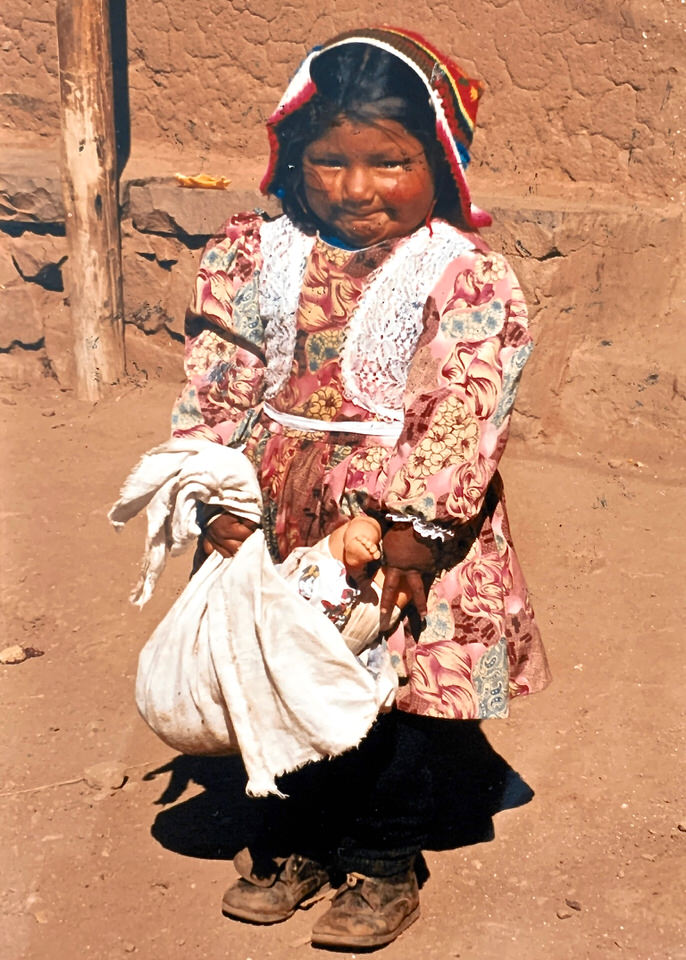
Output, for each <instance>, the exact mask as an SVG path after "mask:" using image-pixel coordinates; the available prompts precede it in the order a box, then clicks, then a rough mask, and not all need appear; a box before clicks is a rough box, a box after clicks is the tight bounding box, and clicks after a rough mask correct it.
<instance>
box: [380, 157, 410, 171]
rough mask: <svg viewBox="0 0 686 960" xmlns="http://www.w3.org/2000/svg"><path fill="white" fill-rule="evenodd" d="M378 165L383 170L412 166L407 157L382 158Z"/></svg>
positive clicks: (404, 168)
mask: <svg viewBox="0 0 686 960" xmlns="http://www.w3.org/2000/svg"><path fill="white" fill-rule="evenodd" d="M378 166H380V167H382V168H383V169H384V170H408V169H409V168H410V167H411V166H412V161H411V160H410V158H409V157H402V158H400V159H399V160H390V159H389V160H382V161H381V162H380V163H379V164H378Z"/></svg>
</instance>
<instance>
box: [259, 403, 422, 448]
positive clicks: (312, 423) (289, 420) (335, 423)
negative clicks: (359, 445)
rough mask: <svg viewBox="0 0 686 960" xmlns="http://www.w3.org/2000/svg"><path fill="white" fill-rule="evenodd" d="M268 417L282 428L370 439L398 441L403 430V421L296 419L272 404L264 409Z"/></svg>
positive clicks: (264, 406) (266, 405)
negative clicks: (380, 438) (385, 438)
mask: <svg viewBox="0 0 686 960" xmlns="http://www.w3.org/2000/svg"><path fill="white" fill-rule="evenodd" d="M262 409H263V410H264V412H265V413H266V414H267V416H268V417H269V418H270V419H271V420H273V421H274V422H275V423H279V424H281V426H282V427H290V428H291V429H293V430H304V431H306V432H308V433H319V432H326V433H360V434H363V435H365V436H370V437H387V438H388V439H389V440H397V439H398V437H399V436H400V434H401V432H402V429H403V421H402V420H394V421H392V422H390V423H386V422H385V421H383V420H315V419H313V418H311V417H296V416H294V415H293V414H291V413H282V412H281V410H275V409H274V407H272V406H271V405H270V404H268V403H265V404H264V405H263V407H262Z"/></svg>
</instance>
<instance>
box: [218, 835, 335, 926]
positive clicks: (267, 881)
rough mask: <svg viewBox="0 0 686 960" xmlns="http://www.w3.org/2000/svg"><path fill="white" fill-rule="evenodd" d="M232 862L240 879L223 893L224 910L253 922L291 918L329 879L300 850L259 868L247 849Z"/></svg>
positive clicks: (226, 912) (239, 918) (276, 858)
mask: <svg viewBox="0 0 686 960" xmlns="http://www.w3.org/2000/svg"><path fill="white" fill-rule="evenodd" d="M233 865H234V867H235V868H236V870H237V871H238V873H239V874H240V878H239V879H238V880H237V881H236V882H235V883H234V884H232V885H231V886H230V887H229V888H228V890H227V891H226V893H225V894H224V899H223V900H222V912H223V913H224V914H225V915H226V916H229V917H234V918H236V919H238V920H247V921H249V922H250V923H280V922H281V921H282V920H288V918H289V917H292V916H293V914H294V913H295V911H296V910H297V908H298V906H299V905H300V904H301V903H302V902H303V900H306V899H307V898H308V897H310V896H312V894H314V893H316V892H317V891H318V890H319V889H320V888H321V887H323V886H324V884H325V883H327V882H328V879H329V876H328V874H327V872H326V870H325V869H324V868H323V867H322V865H321V864H319V863H317V862H316V861H315V860H310V859H308V858H307V857H303V856H300V854H297V853H293V854H291V856H290V857H274V858H273V859H271V860H269V861H268V862H267V864H266V865H260V867H257V866H256V864H255V863H254V861H253V858H252V856H251V854H250V851H249V850H247V849H245V850H241V851H240V852H239V853H237V854H236V856H235V857H234V861H233Z"/></svg>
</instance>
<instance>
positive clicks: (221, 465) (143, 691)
mask: <svg viewBox="0 0 686 960" xmlns="http://www.w3.org/2000/svg"><path fill="white" fill-rule="evenodd" d="M196 468H197V469H196ZM197 499H201V500H203V502H207V503H218V504H221V505H222V506H225V507H226V508H227V509H230V510H231V511H232V512H234V513H239V512H240V513H241V515H242V516H244V517H246V518H248V519H259V509H258V511H257V513H255V512H254V511H253V512H252V513H251V512H250V511H251V509H252V507H251V504H252V505H253V506H254V504H255V502H257V504H258V505H259V503H260V502H261V498H260V492H259V488H258V487H257V479H256V477H255V474H254V471H253V469H252V466H251V465H250V463H249V461H248V460H247V459H246V458H245V457H244V456H243V455H242V454H240V453H239V452H238V451H235V450H231V449H229V448H226V447H222V446H220V445H218V444H214V443H211V442H210V441H193V442H191V443H190V444H189V443H188V442H187V441H170V442H169V443H168V444H163V445H162V446H160V447H157V448H155V449H154V450H152V451H150V453H149V454H146V456H145V457H143V459H142V460H141V461H140V463H139V464H138V466H137V467H136V468H135V470H134V471H133V473H132V475H131V476H130V477H129V479H128V480H127V481H126V483H125V485H124V488H123V490H122V493H121V496H120V499H119V501H118V502H117V504H115V506H114V507H113V509H112V511H111V512H110V518H111V519H112V521H113V523H115V524H116V525H121V524H123V523H125V522H126V520H127V519H129V518H130V517H131V516H133V515H134V514H135V513H137V512H138V511H139V510H140V509H142V507H143V506H146V505H147V506H148V538H147V543H146V557H145V561H144V570H143V575H142V578H141V581H140V582H139V584H138V586H137V588H136V591H134V594H133V597H132V598H133V599H134V602H136V603H138V605H139V606H142V604H143V603H144V602H145V600H146V599H147V598H148V596H149V595H150V593H151V592H152V588H153V587H154V583H155V581H156V579H157V577H158V576H159V573H160V572H161V570H162V568H163V566H164V562H165V558H166V554H167V552H168V551H170V550H172V551H173V552H178V551H179V550H180V549H181V548H182V547H183V546H184V545H185V544H187V543H188V542H189V541H190V540H191V539H193V538H194V537H195V536H197V533H198V532H199V531H198V530H197V524H196V523H195V517H194V503H195V501H196V500H197ZM382 652H383V651H382ZM396 687H397V677H396V675H395V672H394V671H393V669H392V667H391V665H390V658H389V657H388V655H387V653H386V657H385V661H384V660H383V658H382V661H381V663H379V657H378V656H377V657H376V658H375V673H374V675H373V674H372V673H371V672H370V671H368V670H367V669H365V667H364V666H363V664H362V663H361V662H360V660H359V659H358V658H357V657H356V656H355V655H354V654H353V653H352V652H351V651H350V650H349V649H348V647H347V646H346V643H345V641H344V639H343V637H342V636H341V634H340V633H339V632H338V630H337V629H336V627H335V626H334V625H333V624H332V623H331V621H330V620H329V619H328V618H327V617H326V616H325V615H324V614H323V613H322V612H320V611H319V610H317V609H316V608H315V607H313V606H312V605H311V604H310V603H308V601H307V600H306V599H304V598H303V597H301V596H299V595H298V593H297V591H295V590H294V589H293V587H292V586H291V585H290V584H288V583H287V582H286V581H285V580H284V578H283V577H282V576H281V575H280V574H279V572H278V571H277V570H276V568H275V567H274V564H273V563H272V561H271V558H270V556H269V553H268V550H267V547H266V544H265V540H264V535H263V533H262V531H261V530H258V531H256V532H255V533H254V534H252V535H251V536H250V537H249V538H248V539H247V540H246V541H245V542H244V543H243V544H242V546H241V548H240V550H239V551H238V552H237V554H236V555H235V557H234V558H233V559H226V558H223V557H221V556H220V555H219V554H218V553H214V554H211V555H210V557H209V558H208V559H207V560H206V561H205V562H204V563H203V565H202V567H201V568H200V570H199V571H198V572H197V573H196V574H195V575H194V576H193V578H192V579H191V580H190V581H189V583H188V585H187V586H186V588H185V590H184V591H183V593H182V594H181V596H180V597H179V598H178V600H177V601H176V602H175V603H174V605H173V606H172V608H171V609H170V611H169V612H168V614H167V615H166V616H165V618H164V619H163V620H162V622H161V623H160V624H159V626H158V627H157V628H156V630H155V631H154V633H153V634H152V636H151V637H150V639H149V640H148V642H147V643H146V645H145V646H144V648H143V650H142V651H141V654H140V658H139V664H138V674H137V679H136V702H137V705H138V708H139V710H140V712H141V714H142V716H143V717H144V719H145V720H146V722H147V723H148V724H149V725H150V726H151V728H152V729H153V730H154V731H155V732H156V733H157V734H158V735H159V736H160V737H161V738H162V739H163V740H164V741H165V742H166V743H168V744H169V745H170V746H172V747H174V748H175V749H177V750H180V751H182V752H185V753H191V754H194V753H201V754H205V753H210V754H212V753H230V752H235V751H237V750H238V751H240V753H241V755H242V757H243V762H244V764H245V767H246V770H247V772H248V785H247V792H248V793H250V794H253V795H257V796H261V795H265V794H267V793H278V790H277V788H276V784H275V781H274V778H275V777H277V776H279V775H280V774H282V773H286V772H289V771H291V770H295V769H297V768H298V767H300V766H301V765H302V764H304V763H307V762H308V761H312V760H318V759H321V758H322V757H330V756H336V755H338V754H340V753H343V752H345V751H346V750H348V749H350V748H352V747H354V746H356V745H357V744H358V743H359V742H360V740H361V739H362V737H364V735H365V734H366V732H367V731H368V730H369V727H370V726H371V724H372V723H373V721H374V718H375V717H376V715H377V713H378V712H379V710H381V709H388V708H389V707H390V705H391V704H392V702H393V699H394V696H395V690H396Z"/></svg>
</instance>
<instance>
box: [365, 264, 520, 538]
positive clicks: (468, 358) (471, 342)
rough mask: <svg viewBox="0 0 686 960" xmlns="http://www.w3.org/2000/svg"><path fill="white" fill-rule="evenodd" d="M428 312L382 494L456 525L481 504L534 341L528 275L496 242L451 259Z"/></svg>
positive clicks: (401, 511)
mask: <svg viewBox="0 0 686 960" xmlns="http://www.w3.org/2000/svg"><path fill="white" fill-rule="evenodd" d="M424 319H425V330H424V333H423V334H422V337H421V339H420V342H419V345H418V349H417V351H416V353H415V356H414V358H413V361H412V365H411V367H410V371H409V376H408V383H407V390H406V400H405V425H404V429H403V433H402V435H401V437H400V439H399V441H398V444H397V446H396V448H395V450H394V452H393V454H392V456H391V457H390V459H389V461H388V464H387V469H386V483H385V488H384V490H383V492H382V494H381V499H382V501H383V504H384V506H385V508H386V509H388V510H389V511H391V512H392V513H394V514H396V515H401V516H406V517H417V518H419V519H420V520H422V521H428V522H429V523H432V522H436V523H438V524H439V525H447V526H448V527H449V526H450V525H452V524H454V523H465V522H467V521H469V520H471V519H472V518H474V517H475V516H476V515H477V514H478V513H479V511H480V510H481V507H482V504H483V501H484V497H485V495H486V490H487V488H488V485H489V483H490V481H491V478H492V477H493V474H494V473H495V470H496V468H497V465H498V461H499V459H500V456H501V454H502V452H503V449H504V447H505V443H506V440H507V433H508V427H509V420H510V413H511V410H512V405H513V403H514V398H515V393H516V390H517V385H518V382H519V377H520V375H521V372H522V368H523V367H524V364H525V363H526V360H527V358H528V356H529V354H530V352H531V350H532V341H531V337H530V335H529V332H528V330H527V313H526V306H525V304H524V300H523V296H522V292H521V289H520V288H519V284H518V283H517V280H516V278H515V276H514V274H513V272H512V270H511V268H510V266H509V265H508V263H507V261H506V260H505V259H504V258H503V257H502V256H500V255H499V254H496V253H493V252H491V251H488V250H473V251H471V252H470V253H469V254H465V255H464V256H462V257H459V258H458V259H457V260H455V261H454V262H453V263H452V264H451V266H450V268H449V269H448V270H447V271H446V273H445V274H444V276H443V277H442V279H441V281H440V283H439V285H438V287H437V288H436V289H435V290H434V292H433V296H432V298H431V300H430V301H429V303H428V304H427V308H426V312H425V318H424Z"/></svg>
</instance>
